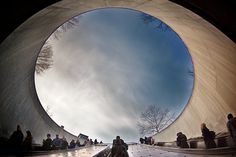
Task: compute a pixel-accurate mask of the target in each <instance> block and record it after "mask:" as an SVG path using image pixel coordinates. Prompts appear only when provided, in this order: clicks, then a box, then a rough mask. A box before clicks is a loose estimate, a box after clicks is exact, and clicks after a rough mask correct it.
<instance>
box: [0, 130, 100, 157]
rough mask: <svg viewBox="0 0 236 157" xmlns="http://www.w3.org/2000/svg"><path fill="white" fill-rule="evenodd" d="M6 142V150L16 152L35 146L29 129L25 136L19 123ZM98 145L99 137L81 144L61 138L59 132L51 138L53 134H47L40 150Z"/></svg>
mask: <svg viewBox="0 0 236 157" xmlns="http://www.w3.org/2000/svg"><path fill="white" fill-rule="evenodd" d="M6 142H7V143H6V144H5V148H4V149H6V150H11V151H16V152H22V151H24V152H26V151H32V150H33V147H32V144H33V136H32V134H31V132H30V131H29V130H27V131H26V136H25V137H24V134H23V132H22V130H21V127H20V125H17V128H16V130H15V131H14V132H13V133H12V135H11V136H10V138H9V139H8V140H7V141H6ZM101 143H102V141H101V142H100V144H101ZM93 144H94V145H96V144H99V143H98V141H97V139H95V140H94V141H93V140H92V139H87V140H85V141H84V143H83V144H80V141H79V140H77V141H75V140H71V142H70V143H68V142H67V139H66V138H65V137H64V136H63V137H62V138H59V135H58V134H57V135H56V137H55V138H54V139H52V138H51V134H47V138H46V139H44V140H43V142H42V147H40V148H39V149H40V150H59V149H67V148H68V149H72V148H75V147H76V146H77V147H82V146H85V145H93Z"/></svg>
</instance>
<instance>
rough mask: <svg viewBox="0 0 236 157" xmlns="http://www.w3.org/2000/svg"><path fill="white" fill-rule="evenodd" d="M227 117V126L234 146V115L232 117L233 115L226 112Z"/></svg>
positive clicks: (235, 136)
mask: <svg viewBox="0 0 236 157" xmlns="http://www.w3.org/2000/svg"><path fill="white" fill-rule="evenodd" d="M227 118H228V122H227V128H228V131H229V134H230V136H231V137H232V139H233V144H234V146H236V117H233V115H232V114H231V113H230V114H228V116H227Z"/></svg>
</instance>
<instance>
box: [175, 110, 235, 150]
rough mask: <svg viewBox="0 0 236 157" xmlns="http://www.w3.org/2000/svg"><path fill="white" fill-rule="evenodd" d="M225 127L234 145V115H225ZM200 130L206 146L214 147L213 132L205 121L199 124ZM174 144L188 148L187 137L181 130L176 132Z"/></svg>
mask: <svg viewBox="0 0 236 157" xmlns="http://www.w3.org/2000/svg"><path fill="white" fill-rule="evenodd" d="M227 118H228V122H227V128H228V131H229V134H230V137H231V138H232V139H233V144H234V145H235V146H236V117H233V115H232V114H231V113H230V114H228V116H227ZM201 132H202V137H203V140H204V143H205V145H206V148H216V143H215V136H216V135H215V132H214V131H210V130H209V129H208V128H207V126H206V124H205V123H202V124H201ZM176 144H177V146H179V147H180V148H189V145H188V142H187V137H186V135H184V134H183V133H182V132H178V133H177V139H176Z"/></svg>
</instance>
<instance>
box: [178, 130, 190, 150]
mask: <svg viewBox="0 0 236 157" xmlns="http://www.w3.org/2000/svg"><path fill="white" fill-rule="evenodd" d="M176 144H177V146H179V147H180V148H189V145H188V142H187V137H186V135H184V134H183V133H182V132H178V133H177V139H176Z"/></svg>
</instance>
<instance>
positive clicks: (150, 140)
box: [139, 136, 154, 145]
mask: <svg viewBox="0 0 236 157" xmlns="http://www.w3.org/2000/svg"><path fill="white" fill-rule="evenodd" d="M139 141H140V143H141V144H149V145H153V144H154V139H153V138H152V137H146V136H145V137H144V139H143V138H140V139H139Z"/></svg>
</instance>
